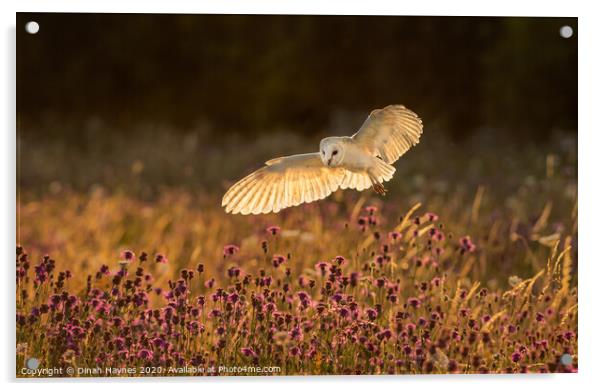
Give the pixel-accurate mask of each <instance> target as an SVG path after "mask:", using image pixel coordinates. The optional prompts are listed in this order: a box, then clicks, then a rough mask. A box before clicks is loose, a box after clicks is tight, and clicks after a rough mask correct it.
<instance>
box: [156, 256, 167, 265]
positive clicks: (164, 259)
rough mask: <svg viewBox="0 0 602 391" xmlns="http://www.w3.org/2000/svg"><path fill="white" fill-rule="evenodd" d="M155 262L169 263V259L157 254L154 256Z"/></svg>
mask: <svg viewBox="0 0 602 391" xmlns="http://www.w3.org/2000/svg"><path fill="white" fill-rule="evenodd" d="M155 262H156V263H167V262H169V259H167V257H166V256H165V255H163V254H157V255H155Z"/></svg>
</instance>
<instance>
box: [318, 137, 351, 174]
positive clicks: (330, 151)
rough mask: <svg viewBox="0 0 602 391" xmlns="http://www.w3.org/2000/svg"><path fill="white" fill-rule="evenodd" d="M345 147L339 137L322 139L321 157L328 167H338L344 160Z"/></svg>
mask: <svg viewBox="0 0 602 391" xmlns="http://www.w3.org/2000/svg"><path fill="white" fill-rule="evenodd" d="M344 155H345V148H344V145H343V143H342V142H341V141H340V140H339V139H338V137H327V138H325V139H322V141H320V158H321V159H322V163H324V165H325V166H328V167H337V166H339V165H340V164H341V163H342V162H343V156H344Z"/></svg>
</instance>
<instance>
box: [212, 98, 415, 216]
mask: <svg viewBox="0 0 602 391" xmlns="http://www.w3.org/2000/svg"><path fill="white" fill-rule="evenodd" d="M421 134H422V120H421V119H420V118H419V117H418V116H417V115H416V114H415V113H414V112H412V111H411V110H409V109H406V108H405V107H404V106H402V105H390V106H387V107H385V108H384V109H379V110H374V111H372V112H371V113H370V115H369V116H368V118H367V119H366V121H365V122H364V124H363V125H362V127H361V128H360V130H359V131H358V132H357V133H355V134H354V135H353V136H351V137H327V138H324V139H322V141H320V152H316V153H306V154H301V155H291V156H285V157H279V158H276V159H272V160H268V161H267V162H266V163H265V164H266V165H265V166H264V167H262V168H260V169H259V170H257V171H255V172H253V173H251V174H249V175H248V176H246V177H245V178H243V179H241V180H240V181H238V182H237V183H236V184H234V185H233V186H232V187H231V188H230V189H229V190H228V191H227V192H226V194H225V195H224V197H223V198H222V206H223V207H225V208H226V212H228V213H233V214H236V213H240V214H243V215H247V214H261V213H277V212H279V211H281V210H282V209H284V208H288V207H291V206H297V205H299V204H302V203H309V202H314V201H317V200H321V199H323V198H326V197H328V196H329V195H330V194H331V193H333V192H335V191H336V190H337V189H356V190H358V191H362V190H366V189H368V188H370V187H372V188H373V189H374V191H376V192H377V193H378V194H381V195H384V194H385V192H386V190H385V188H384V186H383V183H384V182H386V181H389V180H391V178H393V174H394V173H395V167H393V166H392V163H394V162H395V161H397V159H399V157H400V156H401V155H403V154H404V153H406V152H407V150H408V149H410V147H412V146H414V145H416V144H418V142H419V141H420V135H421Z"/></svg>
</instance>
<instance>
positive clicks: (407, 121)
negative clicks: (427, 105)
mask: <svg viewBox="0 0 602 391" xmlns="http://www.w3.org/2000/svg"><path fill="white" fill-rule="evenodd" d="M421 134H422V120H421V119H420V118H419V117H418V116H417V115H416V114H415V113H414V112H413V111H411V110H409V109H406V108H405V107H404V106H402V105H390V106H387V107H385V108H384V109H379V110H374V111H372V112H371V113H370V115H369V116H368V118H367V119H366V121H365V122H364V124H363V125H362V127H361V128H360V130H358V131H357V133H356V134H354V135H353V136H352V138H353V140H355V141H356V142H357V143H358V144H360V145H362V146H363V147H365V148H366V149H367V150H368V152H369V153H370V154H372V156H378V157H380V158H381V159H383V160H384V161H385V162H386V163H388V164H392V163H394V162H395V161H397V159H399V157H400V156H401V155H403V154H404V153H406V152H407V151H408V149H410V147H412V146H414V145H416V144H418V142H419V141H420V135H421Z"/></svg>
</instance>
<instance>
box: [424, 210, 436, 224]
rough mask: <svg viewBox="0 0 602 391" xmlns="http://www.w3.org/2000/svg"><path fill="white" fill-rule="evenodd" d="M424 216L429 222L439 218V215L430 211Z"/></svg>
mask: <svg viewBox="0 0 602 391" xmlns="http://www.w3.org/2000/svg"><path fill="white" fill-rule="evenodd" d="M425 217H426V219H427V220H428V221H430V222H433V221H437V220H439V216H438V215H436V214H434V213H431V212H428V213H426V214H425Z"/></svg>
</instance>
